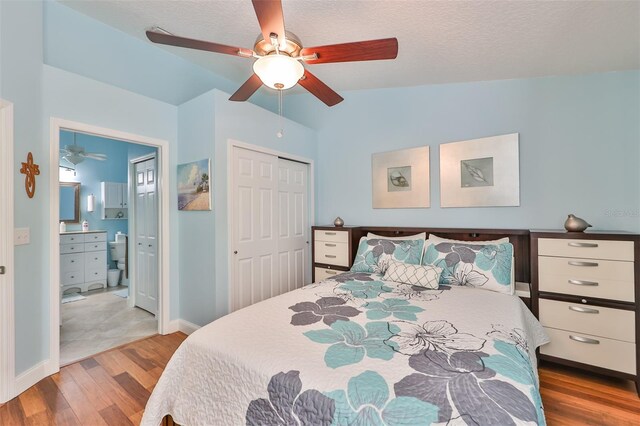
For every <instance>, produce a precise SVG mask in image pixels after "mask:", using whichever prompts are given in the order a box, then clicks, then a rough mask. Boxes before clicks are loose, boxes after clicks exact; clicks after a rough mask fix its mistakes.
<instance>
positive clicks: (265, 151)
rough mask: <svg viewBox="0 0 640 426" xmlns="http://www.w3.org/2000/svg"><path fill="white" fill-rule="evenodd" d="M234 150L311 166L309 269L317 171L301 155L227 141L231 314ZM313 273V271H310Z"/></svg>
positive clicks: (229, 304) (229, 303)
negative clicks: (254, 152) (253, 152)
mask: <svg viewBox="0 0 640 426" xmlns="http://www.w3.org/2000/svg"><path fill="white" fill-rule="evenodd" d="M234 148H242V149H247V150H249V151H256V152H261V153H263V154H268V155H275V156H276V157H278V158H283V159H285V160H292V161H297V162H299V163H305V164H308V165H309V229H308V230H307V232H309V244H308V250H309V258H310V259H309V260H310V264H309V268H311V267H312V265H313V259H311V238H312V236H311V226H313V225H314V224H315V198H316V197H315V179H314V177H315V169H314V161H313V160H312V159H311V158H307V157H303V156H300V155H294V154H289V153H288V152H284V151H277V150H275V149H270V148H265V147H263V146H259V145H253V144H250V143H246V142H241V141H238V140H234V139H228V140H227V176H228V178H227V236H228V244H227V271H229V273H228V280H229V281H228V282H229V291H228V293H229V294H228V295H227V312H228V313H231V308H232V306H233V289H232V287H231V286H232V285H233V282H234V281H233V280H234V270H233V256H231V254H230V253H231V251H232V243H233V225H234V217H233V203H232V198H231V197H232V196H233V184H234V180H233V150H234ZM309 271H310V272H311V269H309Z"/></svg>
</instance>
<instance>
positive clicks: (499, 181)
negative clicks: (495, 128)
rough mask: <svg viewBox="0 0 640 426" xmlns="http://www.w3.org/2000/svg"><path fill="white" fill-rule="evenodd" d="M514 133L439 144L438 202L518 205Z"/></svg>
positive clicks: (446, 204) (517, 162)
mask: <svg viewBox="0 0 640 426" xmlns="http://www.w3.org/2000/svg"><path fill="white" fill-rule="evenodd" d="M518 140H519V135H518V133H512V134H509V135H501V136H492V137H488V138H481V139H472V140H468V141H461V142H451V143H445V144H441V145H440V206H441V207H495V206H519V205H520V159H519V149H518Z"/></svg>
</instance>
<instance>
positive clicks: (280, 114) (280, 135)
mask: <svg viewBox="0 0 640 426" xmlns="http://www.w3.org/2000/svg"><path fill="white" fill-rule="evenodd" d="M278 116H279V118H278V120H279V121H280V130H278V133H276V136H277V137H279V138H281V137H282V136H284V128H283V127H284V126H283V124H282V90H278Z"/></svg>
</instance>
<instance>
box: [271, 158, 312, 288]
mask: <svg viewBox="0 0 640 426" xmlns="http://www.w3.org/2000/svg"><path fill="white" fill-rule="evenodd" d="M308 169H309V165H308V164H304V163H299V162H297V161H291V160H285V159H283V158H279V159H278V262H279V270H280V286H279V288H278V293H279V294H280V293H285V292H287V291H291V290H294V289H296V288H300V287H302V286H303V285H305V284H306V283H309V282H311V280H310V278H311V260H310V258H309V257H310V256H309V232H310V230H309V202H308V200H309V182H308V174H309V172H308Z"/></svg>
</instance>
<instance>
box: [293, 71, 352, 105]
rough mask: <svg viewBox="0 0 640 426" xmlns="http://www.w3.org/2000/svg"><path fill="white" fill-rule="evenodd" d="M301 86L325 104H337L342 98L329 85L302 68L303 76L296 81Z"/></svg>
mask: <svg viewBox="0 0 640 426" xmlns="http://www.w3.org/2000/svg"><path fill="white" fill-rule="evenodd" d="M298 83H300V85H301V86H302V87H304V88H305V89H307V90H308V91H309V92H310V93H311V94H312V95H314V96H315V97H316V98H318V99H320V100H321V101H322V102H324V103H325V104H327V106H334V105H335V104H339V103H340V102H342V101H343V100H344V99H343V98H342V96H340V95H338V94H337V93H336V92H334V91H333V89H331V88H330V87H329V86H327V85H326V84H324V83H323V82H322V81H320V80H318V77H316V76H315V75H313V74H311V73H310V72H309V71H308V70H304V76H302V78H301V79H300V80H299V81H298Z"/></svg>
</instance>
